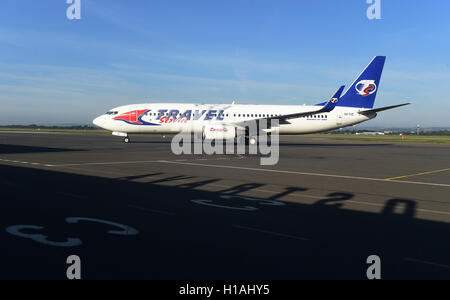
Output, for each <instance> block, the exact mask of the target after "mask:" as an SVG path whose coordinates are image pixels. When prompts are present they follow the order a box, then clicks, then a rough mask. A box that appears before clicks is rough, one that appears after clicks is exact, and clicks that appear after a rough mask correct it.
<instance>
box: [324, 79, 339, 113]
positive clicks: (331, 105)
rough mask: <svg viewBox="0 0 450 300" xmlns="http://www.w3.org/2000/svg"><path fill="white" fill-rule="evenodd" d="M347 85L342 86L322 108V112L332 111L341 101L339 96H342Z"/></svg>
mask: <svg viewBox="0 0 450 300" xmlns="http://www.w3.org/2000/svg"><path fill="white" fill-rule="evenodd" d="M344 89H345V85H343V86H341V87H340V88H339V89H338V90H337V91H336V93H335V94H334V96H333V97H331V99H330V100H329V101H328V102H327V103H326V104H325V105H324V107H323V108H322V109H321V110H320V112H330V111H332V110H333V109H334V108H335V107H336V105H337V104H338V102H339V98H341V95H342V93H343V92H344Z"/></svg>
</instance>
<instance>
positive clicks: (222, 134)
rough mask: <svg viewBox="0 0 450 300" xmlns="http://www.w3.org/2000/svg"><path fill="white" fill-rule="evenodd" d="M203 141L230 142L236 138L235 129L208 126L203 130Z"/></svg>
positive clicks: (232, 127) (231, 127)
mask: <svg viewBox="0 0 450 300" xmlns="http://www.w3.org/2000/svg"><path fill="white" fill-rule="evenodd" d="M203 138H204V139H205V140H231V139H234V138H236V127H234V126H221V125H208V126H205V127H204V128H203Z"/></svg>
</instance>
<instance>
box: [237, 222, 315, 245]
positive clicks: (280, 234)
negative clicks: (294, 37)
mask: <svg viewBox="0 0 450 300" xmlns="http://www.w3.org/2000/svg"><path fill="white" fill-rule="evenodd" d="M233 227H234V228H237V229H242V230H248V231H255V232H259V233H265V234H270V235H275V236H279V237H283V238H288V239H294V240H299V241H304V242H306V241H309V239H307V238H303V237H299V236H293V235H290V234H284V233H278V232H272V231H267V230H262V229H257V228H251V227H246V226H240V225H233Z"/></svg>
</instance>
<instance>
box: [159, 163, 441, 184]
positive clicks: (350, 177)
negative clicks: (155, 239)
mask: <svg viewBox="0 0 450 300" xmlns="http://www.w3.org/2000/svg"><path fill="white" fill-rule="evenodd" d="M159 162H161V163H166V164H178V165H189V166H198V167H208V168H222V169H233V170H246V171H258V172H268V173H280V174H291V175H306V176H318V177H332V178H342V179H354V180H366V181H378V182H390V183H404V184H414V185H429V186H441V187H450V184H442V183H428V182H414V181H400V180H386V179H381V178H369V177H357V176H346V175H332V174H321V173H307V172H296V171H285V170H274V169H258V168H248V167H235V166H223V165H206V164H197V163H187V162H175V161H167V160H162V161H159Z"/></svg>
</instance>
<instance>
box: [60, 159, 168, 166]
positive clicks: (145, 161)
mask: <svg viewBox="0 0 450 300" xmlns="http://www.w3.org/2000/svg"><path fill="white" fill-rule="evenodd" d="M157 162H159V161H158V160H144V161H115V162H99V163H79V164H64V165H53V167H76V166H106V165H126V164H145V163H157Z"/></svg>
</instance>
